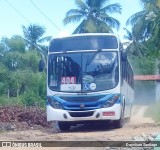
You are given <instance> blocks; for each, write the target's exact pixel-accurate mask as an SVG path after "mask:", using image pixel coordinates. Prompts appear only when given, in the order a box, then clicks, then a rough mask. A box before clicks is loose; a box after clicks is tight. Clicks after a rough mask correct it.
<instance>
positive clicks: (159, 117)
mask: <svg viewBox="0 0 160 150" xmlns="http://www.w3.org/2000/svg"><path fill="white" fill-rule="evenodd" d="M145 117H151V118H152V119H153V120H155V121H156V122H160V102H158V103H155V104H152V105H150V106H149V107H148V108H147V110H146V112H145Z"/></svg>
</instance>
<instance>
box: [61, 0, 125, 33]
mask: <svg viewBox="0 0 160 150" xmlns="http://www.w3.org/2000/svg"><path fill="white" fill-rule="evenodd" d="M107 3H108V0H75V4H76V6H77V7H78V8H76V9H71V10H69V11H68V12H67V13H66V17H65V18H64V20H63V22H64V24H69V23H72V22H80V24H79V25H78V27H77V28H76V29H75V30H74V32H73V33H74V34H76V33H90V32H92V33H96V32H113V30H112V28H116V29H119V27H120V22H119V21H118V20H117V19H115V18H113V17H111V16H110V14H112V13H119V14H120V13H121V10H122V8H121V6H120V4H118V3H114V4H109V3H108V5H107Z"/></svg>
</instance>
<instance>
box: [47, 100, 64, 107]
mask: <svg viewBox="0 0 160 150" xmlns="http://www.w3.org/2000/svg"><path fill="white" fill-rule="evenodd" d="M47 100H48V103H49V104H50V105H51V107H53V108H54V109H63V107H62V105H61V104H60V103H59V102H57V101H56V100H54V99H53V98H51V97H47Z"/></svg>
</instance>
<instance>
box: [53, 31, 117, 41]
mask: <svg viewBox="0 0 160 150" xmlns="http://www.w3.org/2000/svg"><path fill="white" fill-rule="evenodd" d="M105 35H106V36H107V35H108V36H115V37H117V38H118V37H119V36H118V35H117V34H114V33H79V34H72V35H65V36H61V37H54V38H52V39H51V40H54V39H63V38H69V37H78V36H105Z"/></svg>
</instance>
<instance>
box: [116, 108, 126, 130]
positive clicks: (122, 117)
mask: <svg viewBox="0 0 160 150" xmlns="http://www.w3.org/2000/svg"><path fill="white" fill-rule="evenodd" d="M114 126H115V128H122V127H123V126H124V108H123V107H122V111H121V116H120V119H119V120H115V121H114Z"/></svg>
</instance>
